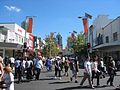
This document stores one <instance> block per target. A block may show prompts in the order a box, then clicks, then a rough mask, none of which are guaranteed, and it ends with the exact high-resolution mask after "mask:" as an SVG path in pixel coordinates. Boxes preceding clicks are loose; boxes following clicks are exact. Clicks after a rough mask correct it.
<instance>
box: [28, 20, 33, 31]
mask: <svg viewBox="0 0 120 90" xmlns="http://www.w3.org/2000/svg"><path fill="white" fill-rule="evenodd" d="M27 24H28V28H27V32H29V33H32V27H33V18H28V22H27Z"/></svg>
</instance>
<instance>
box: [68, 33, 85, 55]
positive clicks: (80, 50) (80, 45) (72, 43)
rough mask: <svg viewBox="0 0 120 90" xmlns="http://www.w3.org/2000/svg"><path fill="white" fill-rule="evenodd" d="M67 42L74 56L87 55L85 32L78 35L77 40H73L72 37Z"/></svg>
mask: <svg viewBox="0 0 120 90" xmlns="http://www.w3.org/2000/svg"><path fill="white" fill-rule="evenodd" d="M67 42H68V48H69V50H70V51H71V52H73V53H74V54H77V55H80V54H86V53H87V48H86V43H85V42H86V41H85V36H84V33H83V32H80V34H77V35H76V37H75V40H72V37H68V39H67Z"/></svg>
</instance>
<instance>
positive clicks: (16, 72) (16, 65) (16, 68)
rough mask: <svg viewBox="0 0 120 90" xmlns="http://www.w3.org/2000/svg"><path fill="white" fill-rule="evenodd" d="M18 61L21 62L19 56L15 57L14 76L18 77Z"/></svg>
mask: <svg viewBox="0 0 120 90" xmlns="http://www.w3.org/2000/svg"><path fill="white" fill-rule="evenodd" d="M20 63H21V60H20V57H17V58H16V60H15V78H19V76H20V73H21V72H20ZM18 82H19V81H18Z"/></svg>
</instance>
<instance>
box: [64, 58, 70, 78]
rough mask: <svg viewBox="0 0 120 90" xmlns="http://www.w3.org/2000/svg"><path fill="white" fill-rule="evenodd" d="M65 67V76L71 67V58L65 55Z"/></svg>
mask: <svg viewBox="0 0 120 90" xmlns="http://www.w3.org/2000/svg"><path fill="white" fill-rule="evenodd" d="M64 69H65V74H64V76H68V75H69V74H68V69H69V60H68V57H65V61H64Z"/></svg>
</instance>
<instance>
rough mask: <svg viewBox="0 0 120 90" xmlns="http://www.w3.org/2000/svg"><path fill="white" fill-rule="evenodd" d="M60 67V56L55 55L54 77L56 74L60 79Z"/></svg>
mask: <svg viewBox="0 0 120 90" xmlns="http://www.w3.org/2000/svg"><path fill="white" fill-rule="evenodd" d="M61 69H62V60H61V57H59V56H57V58H56V60H55V79H56V77H57V74H59V75H58V77H59V79H61Z"/></svg>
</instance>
